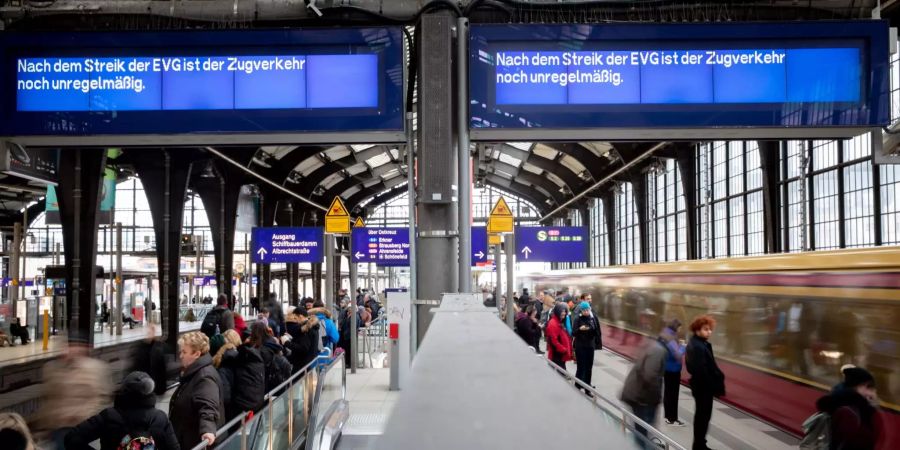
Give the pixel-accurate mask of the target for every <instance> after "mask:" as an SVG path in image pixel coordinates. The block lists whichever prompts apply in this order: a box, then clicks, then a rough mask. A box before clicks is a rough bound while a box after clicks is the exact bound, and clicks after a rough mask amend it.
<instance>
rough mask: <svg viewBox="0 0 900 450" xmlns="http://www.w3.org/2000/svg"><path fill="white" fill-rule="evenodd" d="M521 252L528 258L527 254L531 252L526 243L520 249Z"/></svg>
mask: <svg viewBox="0 0 900 450" xmlns="http://www.w3.org/2000/svg"><path fill="white" fill-rule="evenodd" d="M522 253H524V254H525V259H528V255H530V254H531V249H530V248H528V246H527V245H526V246H525V248H523V249H522Z"/></svg>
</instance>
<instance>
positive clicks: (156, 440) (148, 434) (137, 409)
mask: <svg viewBox="0 0 900 450" xmlns="http://www.w3.org/2000/svg"><path fill="white" fill-rule="evenodd" d="M154 390H155V383H154V382H153V379H152V378H150V375H148V374H146V373H144V372H131V373H129V374H128V375H126V376H125V379H124V380H122V385H121V387H120V388H119V390H118V392H117V393H116V396H115V402H114V404H113V406H111V407H109V408H106V409H104V410H103V411H100V413H99V414H97V415H95V416H93V417H91V418H89V419H87V420H85V421H84V422H82V423H80V424H78V426H76V427H75V428H74V429H73V430H72V431H70V432H69V434H67V435H66V449H68V450H89V449H91V448H92V447H91V446H90V443H91V442H93V441H95V440H97V439H100V450H139V449H156V450H179V449H180V448H181V447H180V446H179V444H178V440H177V439H176V438H175V430H174V429H173V427H172V423H171V422H169V418H168V417H166V413H165V412H163V411H161V410H159V409H157V408H156V395H155V394H154V393H153V392H154Z"/></svg>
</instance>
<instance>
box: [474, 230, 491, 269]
mask: <svg viewBox="0 0 900 450" xmlns="http://www.w3.org/2000/svg"><path fill="white" fill-rule="evenodd" d="M487 260H488V245H487V228H486V227H472V265H473V266H475V265H478V263H485V262H487Z"/></svg>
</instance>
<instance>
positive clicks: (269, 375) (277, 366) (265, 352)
mask: <svg viewBox="0 0 900 450" xmlns="http://www.w3.org/2000/svg"><path fill="white" fill-rule="evenodd" d="M259 353H260V355H261V356H262V360H263V364H264V367H265V370H264V372H265V383H264V385H265V388H266V392H269V391H271V390H272V389H275V388H276V387H278V385H279V384H281V383H284V381H285V380H287V379H288V378H290V376H291V363H290V362H289V361H288V360H287V358H286V357H285V356H284V353H285V352H284V347H282V346H281V344H279V343H278V341H277V340H276V339H274V338H272V339H269V340H268V341H266V343H265V344H263V346H262V347H260V348H259Z"/></svg>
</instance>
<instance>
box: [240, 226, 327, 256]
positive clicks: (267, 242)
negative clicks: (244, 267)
mask: <svg viewBox="0 0 900 450" xmlns="http://www.w3.org/2000/svg"><path fill="white" fill-rule="evenodd" d="M324 248H325V234H324V230H323V229H322V227H256V228H253V229H252V230H251V233H250V257H251V258H252V260H253V262H254V263H256V264H271V263H320V262H322V260H323V258H324V257H325V252H324Z"/></svg>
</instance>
